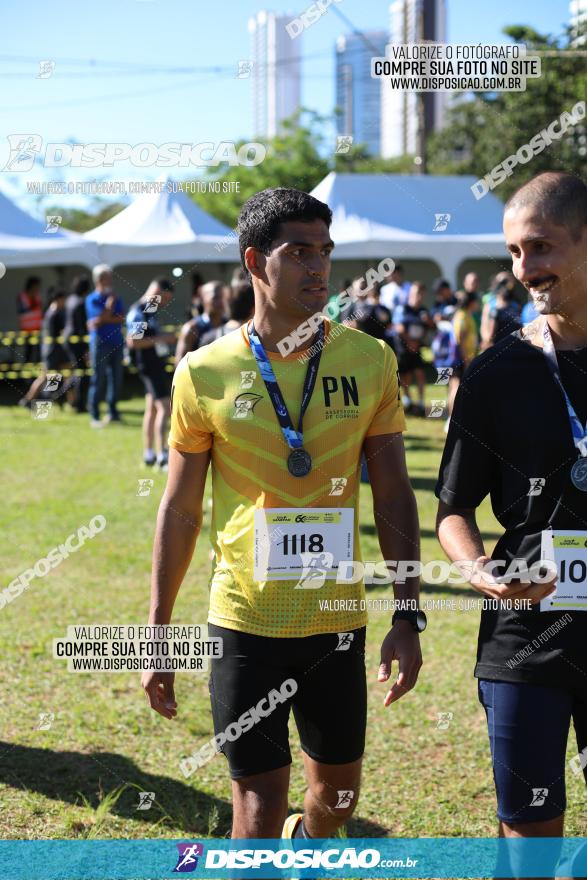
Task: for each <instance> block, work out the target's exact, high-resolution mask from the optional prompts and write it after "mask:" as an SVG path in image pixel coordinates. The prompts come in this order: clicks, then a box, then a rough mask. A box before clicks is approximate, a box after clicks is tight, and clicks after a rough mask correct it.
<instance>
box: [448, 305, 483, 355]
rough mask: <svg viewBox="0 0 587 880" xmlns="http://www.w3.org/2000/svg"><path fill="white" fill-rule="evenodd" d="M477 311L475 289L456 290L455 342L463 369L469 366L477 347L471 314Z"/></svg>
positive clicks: (476, 337) (474, 324) (474, 325)
mask: <svg viewBox="0 0 587 880" xmlns="http://www.w3.org/2000/svg"><path fill="white" fill-rule="evenodd" d="M478 311H479V296H478V295H477V293H476V292H475V291H469V292H468V293H467V291H465V290H458V291H457V309H456V311H455V313H454V317H453V328H454V334H455V340H456V344H457V345H458V347H459V351H460V353H461V357H462V364H461V366H462V369H463V371H464V370H466V368H467V367H468V366H469V364H470V363H471V361H472V360H473V358H474V357H475V355H476V354H477V349H478V347H479V336H478V333H477V324H476V323H475V319H474V317H473V315H474V314H475V313H476V312H478Z"/></svg>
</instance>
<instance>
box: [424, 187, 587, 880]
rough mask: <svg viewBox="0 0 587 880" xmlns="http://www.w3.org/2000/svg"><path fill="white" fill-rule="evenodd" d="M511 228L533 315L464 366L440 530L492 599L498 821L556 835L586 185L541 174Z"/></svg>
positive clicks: (584, 604) (580, 753)
mask: <svg viewBox="0 0 587 880" xmlns="http://www.w3.org/2000/svg"><path fill="white" fill-rule="evenodd" d="M504 232H505V237H506V242H507V247H508V250H509V251H510V253H511V256H512V261H513V272H514V275H515V276H516V278H517V279H518V280H519V281H520V282H521V283H522V284H524V286H525V287H526V288H527V290H528V291H529V292H530V294H531V296H532V299H533V301H534V305H535V307H536V309H537V310H538V312H539V317H538V318H536V320H535V321H533V322H532V323H531V324H529V325H528V326H527V327H525V328H523V329H522V330H518V331H515V332H514V333H512V334H510V335H508V336H506V337H505V338H504V339H503V340H501V341H500V342H498V343H497V344H496V345H495V346H493V348H491V349H490V350H488V351H486V352H484V353H483V354H481V355H479V357H477V358H475V359H474V360H473V361H472V363H471V364H470V366H469V368H468V369H467V371H466V373H465V376H464V378H463V381H462V382H461V385H460V388H459V391H458V393H457V396H456V400H455V405H454V410H453V414H452V419H451V423H450V431H449V434H448V438H447V443H446V448H445V450H444V455H443V458H442V463H441V467H440V475H439V480H438V484H437V487H436V495H437V497H438V498H439V499H440V505H439V512H438V537H439V540H440V542H441V544H442V546H443V548H444V550H445V551H446V553H447V555H448V556H449V557H450V558H451V559H452V560H465V559H467V560H476V561H477V567H476V569H473V571H472V572H471V569H470V570H469V574H470V582H471V585H472V586H473V587H474V588H475V589H476V590H478V591H479V592H480V593H481V594H483V595H484V596H485V597H486V599H487V600H486V602H485V603H484V605H486V606H487V605H488V606H489V607H484V609H483V611H482V613H481V625H480V631H479V642H478V651H477V665H476V667H475V675H476V677H477V678H478V679H479V696H480V700H481V702H482V704H483V707H484V709H485V712H486V715H487V720H488V726H489V733H490V740H491V752H492V759H493V769H494V779H495V784H496V790H497V801H498V811H497V814H498V818H499V820H500V834H501V836H504V837H515V836H520V837H542V836H548V837H561V836H562V833H563V822H564V811H565V805H566V801H565V781H564V780H565V753H566V745H567V736H568V731H569V725H570V719H571V718H573V721H574V726H575V733H576V738H577V753H576V758H575V759H574V763H573V762H571V765H572V766H571V769H573V770H574V771H575V772H578V773H580V772H581V769H583V771H584V772H585V767H586V765H587V650H586V644H587V638H586V636H587V442H584V441H583V439H582V436H581V434H582V435H583V436H585V435H586V434H587V424H586V423H587V382H586V379H587V274H586V273H585V271H584V268H582V267H584V266H585V264H586V260H587V186H586V185H585V184H584V183H583V182H582V181H581V180H580V179H579V178H576V177H574V176H572V175H570V174H566V173H562V172H545V173H542V174H539V175H538V176H537V177H535V178H533V179H532V180H531V181H529V182H528V183H526V184H525V185H524V186H523V187H521V189H519V190H518V191H517V192H516V193H515V194H514V195H513V196H512V197H511V199H510V200H509V202H508V203H507V204H506V208H505V215H504ZM557 376H558V378H557ZM563 389H564V390H563ZM569 407H570V408H571V410H572V412H573V413H574V419H573V422H571V418H572V416H571V415H570V411H571V410H570V409H569ZM572 425H573V427H572ZM488 494H489V495H490V497H491V505H492V508H493V512H494V514H495V516H496V518H497V519H498V521H499V523H500V524H501V526H502V527H503V529H504V533H503V535H502V536H501V538H500V539H499V541H498V542H497V545H496V547H495V549H494V551H493V554H492V559H489V557H488V556H487V555H486V552H485V547H484V543H483V537H482V535H481V534H480V532H479V530H478V528H477V524H476V520H475V510H476V508H477V507H478V506H479V505H480V503H481V502H482V500H483V499H484V498H485V497H486V496H487V495H488ZM498 560H501V562H500V563H498ZM514 560H517V561H516V562H515V563H514V562H513V561H514ZM547 560H548V561H549V566H548V567H546V568H545V562H546V561H547ZM524 565H525V566H527V568H528V569H529V575H528V576H527V575H526V571H525V569H524ZM482 567H483V570H481V568H482ZM506 569H509V572H508V574H509V575H510V576H512V575H513V579H511V580H510V579H509V578H508V580H509V583H508V582H507V580H506V582H505V583H504V582H503V581H502V582H500V581H499V576H500V575H502V576H504V575H505V571H506ZM556 569H558V578H557V576H556V575H555V574H554V573H553V572H554V571H556ZM516 572H517V573H516ZM505 577H506V578H507V575H505ZM524 581H525V582H524ZM555 591H556V592H555ZM493 600H497V601H493ZM494 605H497V607H494ZM552 870H554V866H551V865H548V866H546V865H545V873H544V876H553V874H552V873H550V872H551V871H552ZM510 876H515V875H514V874H512V875H510ZM517 876H528V875H527V874H523V873H522V874H521V875H520V874H518V875H517Z"/></svg>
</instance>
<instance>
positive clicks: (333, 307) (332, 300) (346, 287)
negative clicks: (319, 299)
mask: <svg viewBox="0 0 587 880" xmlns="http://www.w3.org/2000/svg"><path fill="white" fill-rule="evenodd" d="M352 284H353V282H352V281H351V279H350V278H347V280H346V281H345V282H344V284H343V287H342V288H341V289H340V290H339V291H338V293H333V294H332V296H331V297H329V299H328V306H327V309H326V314H327V315H328V317H329V318H330V320H331V321H338V322H339V323H340V322H341V321H342V320H343V319H342V317H341V313H342V311H343V309H341V307H340V298H341V296H342V295H343V294H347V293H348V292H350V291H351V288H352Z"/></svg>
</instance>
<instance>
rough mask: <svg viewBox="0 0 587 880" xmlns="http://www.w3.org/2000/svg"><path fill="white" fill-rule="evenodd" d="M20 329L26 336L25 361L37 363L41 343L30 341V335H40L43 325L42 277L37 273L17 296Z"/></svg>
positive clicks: (28, 279) (27, 281) (28, 280)
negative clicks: (37, 275) (38, 276)
mask: <svg viewBox="0 0 587 880" xmlns="http://www.w3.org/2000/svg"><path fill="white" fill-rule="evenodd" d="M16 313H17V315H18V329H19V330H20V332H21V334H23V335H24V336H25V337H26V342H25V346H24V361H25V363H29V362H32V363H37V361H38V360H39V353H40V348H39V343H38V342H36V343H32V342H30V336H33V335H34V336H40V333H41V328H42V326H43V304H42V302H41V279H40V278H37V277H36V276H35V275H31V276H30V278H27V280H26V282H25V285H24V290H23V291H22V292H21V293H19V294H18V296H17V297H16Z"/></svg>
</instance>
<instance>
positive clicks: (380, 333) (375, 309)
mask: <svg viewBox="0 0 587 880" xmlns="http://www.w3.org/2000/svg"><path fill="white" fill-rule="evenodd" d="M365 284H366V282H365V279H364V278H358V279H357V280H356V281H354V282H353V286H352V294H353V297H356V300H355V302H354V303H352V304H351V306H350V310H349V311H348V313H347V314H346V316H345V318H344V320H345V323H346V324H348V326H349V327H354V328H355V329H356V330H362V331H363V333H366V334H367V335H368V336H373V338H374V339H386V337H387V334H388V333H389V331H390V329H391V312H390V311H389V309H386V308H385V306H382V305H381V303H380V294H379V289H378V287H377V285H374V286H373V287H364V285H365Z"/></svg>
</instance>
